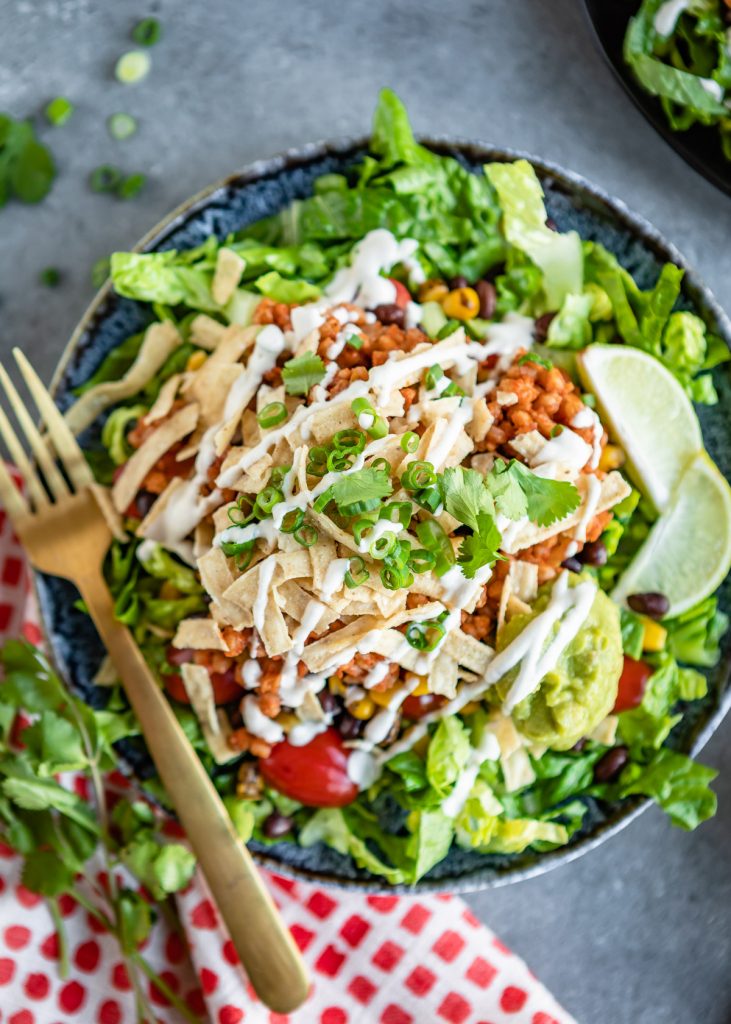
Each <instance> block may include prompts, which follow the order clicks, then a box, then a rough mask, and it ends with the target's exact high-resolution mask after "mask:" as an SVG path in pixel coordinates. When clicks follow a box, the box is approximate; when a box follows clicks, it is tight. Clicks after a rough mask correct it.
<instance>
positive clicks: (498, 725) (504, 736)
mask: <svg viewBox="0 0 731 1024" xmlns="http://www.w3.org/2000/svg"><path fill="white" fill-rule="evenodd" d="M485 728H486V729H488V730H489V731H490V732H491V733H492V734H493V736H494V737H495V739H496V740H497V742H498V746H499V747H500V754H501V756H502V757H510V755H511V754H513V753H514V752H515V751H516V750H519V749H520V747H522V746H523V742H524V741H523V737H522V736H521V735H520V733H519V732H518V730H517V729H516V728H515V724H514V722H513V720H512V718H510V716H509V715H504V714H503V713H502V711H493V712H491V714H490V717H489V719H488V721H487V723H486V725H485Z"/></svg>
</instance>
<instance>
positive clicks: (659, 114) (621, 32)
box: [584, 0, 731, 195]
mask: <svg viewBox="0 0 731 1024" xmlns="http://www.w3.org/2000/svg"><path fill="white" fill-rule="evenodd" d="M639 6H640V2H639V0H584V7H585V9H586V12H587V14H588V16H589V21H590V22H591V26H592V28H593V30H594V38H595V40H596V43H597V45H598V47H599V49H600V50H601V51H602V53H603V54H604V56H605V57H606V59H607V61H608V62H609V66H610V67H611V69H612V71H614V73H615V75H616V76H617V78H618V79H619V81H620V82H621V84H622V86H623V87H624V89H625V90H626V92H627V93H628V94H629V96H630V97H631V99H632V101H633V102H634V104H635V106H636V107H637V108H638V109H639V110H640V111H641V112H642V114H643V115H644V116H645V118H646V119H647V120H648V121H649V122H650V124H651V125H652V127H653V128H654V129H655V131H656V132H658V133H659V134H660V135H662V137H663V138H664V139H665V141H666V142H667V143H668V145H669V146H672V147H673V149H674V150H675V152H676V153H678V154H679V155H680V156H681V157H682V158H683V160H685V162H686V163H687V164H690V166H691V167H693V168H695V170H696V171H698V173H699V174H702V175H703V177H704V178H707V179H708V181H710V182H712V183H713V184H714V185H715V186H716V188H720V189H721V191H722V192H725V193H726V194H727V195H731V160H727V158H726V157H725V156H724V154H723V149H722V148H721V139H720V136H719V133H718V129H717V128H715V127H714V126H713V125H702V124H694V125H693V127H692V128H689V129H688V130H687V131H684V132H679V131H674V130H673V129H672V128H671V127H670V125H669V124H668V120H667V118H666V116H665V111H664V110H663V108H662V104H661V103H660V100H659V99H658V98H657V96H653V95H652V94H651V93H649V92H647V91H646V90H645V89H643V88H642V86H641V85H640V84H639V82H638V81H637V79H636V78H635V77H634V75H633V74H632V72H631V71H630V69H629V67H628V65H627V63H626V61H625V59H624V55H623V52H622V50H623V46H624V36H625V33H626V31H627V25H628V23H629V20H630V18H631V17H632V16H633V15H634V14H636V13H637V10H638V8H639Z"/></svg>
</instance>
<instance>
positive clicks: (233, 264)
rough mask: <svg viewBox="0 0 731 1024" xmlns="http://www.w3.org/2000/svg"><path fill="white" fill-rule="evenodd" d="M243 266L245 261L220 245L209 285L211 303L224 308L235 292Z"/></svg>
mask: <svg viewBox="0 0 731 1024" xmlns="http://www.w3.org/2000/svg"><path fill="white" fill-rule="evenodd" d="M245 266H246V261H245V260H243V259H242V258H241V257H240V256H239V254H238V253H237V252H234V250H233V249H229V248H228V247H227V246H225V245H222V246H221V248H220V249H219V250H218V256H217V257H216V269H215V271H214V274H213V281H212V283H211V295H212V296H213V301H214V302H217V303H218V305H219V306H225V305H226V303H227V302H228V300H229V299H230V298H231V296H232V295H233V293H234V292H235V291H236V289H237V287H238V284H239V281H240V280H241V275H242V274H243V272H244V267H245Z"/></svg>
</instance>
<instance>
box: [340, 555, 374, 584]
mask: <svg viewBox="0 0 731 1024" xmlns="http://www.w3.org/2000/svg"><path fill="white" fill-rule="evenodd" d="M369 576H370V573H369V572H368V570H367V569H366V564H365V559H364V558H361V556H360V555H353V557H352V558H351V559H350V565H349V567H348V571H347V572H346V573H345V586H346V587H348V589H349V590H355V588H356V587H359V586H360V585H361V584H362V583H365V581H366V580H367V579H368V577H369Z"/></svg>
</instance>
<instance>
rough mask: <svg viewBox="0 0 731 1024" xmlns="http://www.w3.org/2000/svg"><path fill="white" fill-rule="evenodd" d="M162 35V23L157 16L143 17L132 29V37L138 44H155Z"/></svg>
mask: <svg viewBox="0 0 731 1024" xmlns="http://www.w3.org/2000/svg"><path fill="white" fill-rule="evenodd" d="M161 36H162V25H161V24H160V22H159V21H158V20H157V18H143V19H142V21H138V22H137V24H136V25H135V27H134V28H133V29H132V39H133V41H134V42H135V43H137V45H138V46H154V45H155V43H158V42H159V41H160V37H161Z"/></svg>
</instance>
